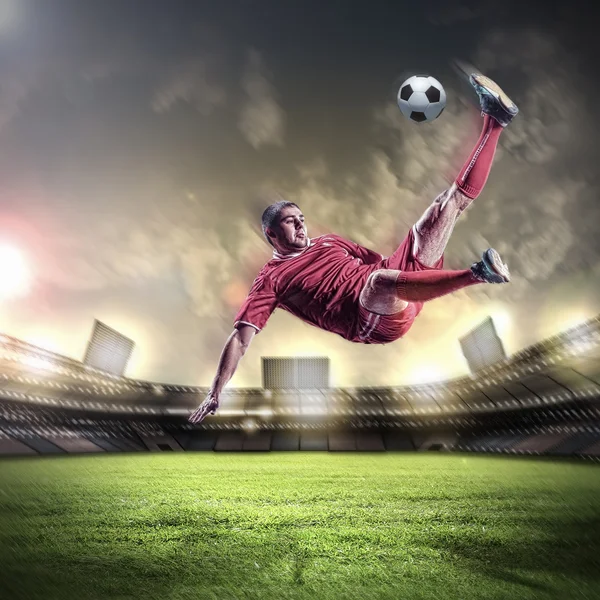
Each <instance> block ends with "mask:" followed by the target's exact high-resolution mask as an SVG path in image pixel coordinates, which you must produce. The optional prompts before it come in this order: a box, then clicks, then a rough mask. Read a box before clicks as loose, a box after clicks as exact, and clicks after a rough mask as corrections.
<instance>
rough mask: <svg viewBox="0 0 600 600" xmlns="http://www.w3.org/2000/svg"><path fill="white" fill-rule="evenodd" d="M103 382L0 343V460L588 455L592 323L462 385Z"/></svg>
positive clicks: (17, 344) (594, 413)
mask: <svg viewBox="0 0 600 600" xmlns="http://www.w3.org/2000/svg"><path fill="white" fill-rule="evenodd" d="M206 392H207V389H206V388H202V387H191V386H178V385H167V384H162V383H152V382H146V381H139V380H132V379H128V378H126V377H116V376H113V375H110V374H107V373H103V372H101V371H98V370H96V369H90V368H89V367H87V366H85V365H83V364H82V363H80V362H78V361H75V360H73V359H70V358H67V357H63V356H60V355H57V354H55V353H52V352H48V351H45V350H42V349H40V348H36V347H34V346H31V345H29V344H27V343H26V342H22V341H20V340H16V339H15V338H11V337H10V336H0V455H3V456H14V455H27V454H29V455H32V454H51V453H52V454H55V453H76V454H77V453H88V452H96V453H105V452H134V451H135V452H139V451H181V450H188V451H194V450H198V451H202V450H204V451H236V452H240V451H246V452H253V451H268V450H271V451H286V450H307V451H308V450H310V451H330V452H343V451H414V450H422V451H431V450H445V451H450V450H458V451H463V452H464V451H472V452H502V453H515V454H546V455H550V456H556V457H558V456H583V457H595V456H598V455H599V445H598V444H599V439H600V319H599V318H595V319H590V320H589V321H588V322H586V323H584V324H582V325H580V326H578V327H576V328H573V329H571V330H569V331H567V332H564V333H562V334H560V335H557V336H553V337H552V338H549V339H547V340H543V341H542V342H540V343H538V344H535V345H533V346H530V347H529V348H526V349H524V350H522V351H520V352H518V353H516V354H514V355H513V356H511V357H510V358H508V359H506V360H503V361H501V362H499V363H497V364H495V365H491V366H489V367H486V368H485V369H483V370H481V371H478V372H477V373H476V374H475V375H472V376H468V377H460V378H457V379H455V380H452V381H446V382H441V383H435V384H423V385H412V386H402V387H387V388H385V387H377V388H353V389H341V388H333V389H323V390H321V389H305V390H298V389H277V390H263V389H228V390H226V391H225V392H224V394H223V396H222V398H221V406H220V410H219V412H218V413H217V415H216V416H214V417H213V416H211V417H209V418H208V419H206V421H205V422H204V423H202V424H201V425H200V426H193V425H191V424H189V423H187V421H186V417H187V415H188V414H189V412H190V411H191V410H192V409H193V407H194V406H195V405H196V404H197V402H198V399H199V398H201V397H204V396H205V395H206Z"/></svg>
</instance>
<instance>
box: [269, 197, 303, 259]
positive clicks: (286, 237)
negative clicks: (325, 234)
mask: <svg viewBox="0 0 600 600" xmlns="http://www.w3.org/2000/svg"><path fill="white" fill-rule="evenodd" d="M275 233H276V234H277V240H276V242H275V243H276V244H277V245H279V246H281V249H282V250H288V251H295V250H302V248H306V246H307V245H308V232H307V230H306V225H305V224H304V215H303V214H302V211H301V210H300V209H299V208H296V207H295V206H286V208H284V209H283V210H282V211H281V213H280V215H279V226H278V227H277V230H276V231H275Z"/></svg>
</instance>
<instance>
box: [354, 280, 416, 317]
mask: <svg viewBox="0 0 600 600" xmlns="http://www.w3.org/2000/svg"><path fill="white" fill-rule="evenodd" d="M399 274H400V271H395V270H393V269H379V270H377V271H374V272H373V273H371V275H369V278H368V279H367V283H366V284H365V286H364V287H363V289H362V291H361V293H360V303H361V305H362V306H363V308H366V309H367V310H368V311H369V312H372V313H375V314H377V315H395V314H397V313H400V312H402V311H403V310H404V309H405V308H406V307H407V306H408V302H406V301H405V300H400V299H399V298H398V294H397V293H396V281H397V279H398V275H399Z"/></svg>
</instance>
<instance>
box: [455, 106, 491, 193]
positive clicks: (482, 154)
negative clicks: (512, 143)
mask: <svg viewBox="0 0 600 600" xmlns="http://www.w3.org/2000/svg"><path fill="white" fill-rule="evenodd" d="M501 133H502V125H500V123H498V121H496V120H495V119H492V117H490V116H489V115H484V117H483V130H482V132H481V135H480V136H479V140H478V142H477V144H476V145H475V148H474V149H473V152H472V153H471V156H469V160H467V162H466V163H465V165H464V167H463V168H462V170H461V172H460V173H459V175H458V177H457V178H456V185H457V186H458V189H459V190H460V191H461V192H462V193H463V194H464V195H465V196H467V197H469V198H471V199H474V198H477V196H479V194H481V190H483V186H484V185H485V182H486V181H487V178H488V175H489V174H490V170H491V168H492V161H493V160H494V154H495V153H496V146H497V145H498V138H499V137H500V134H501Z"/></svg>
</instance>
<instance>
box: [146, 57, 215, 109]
mask: <svg viewBox="0 0 600 600" xmlns="http://www.w3.org/2000/svg"><path fill="white" fill-rule="evenodd" d="M208 71H209V68H208V65H207V63H206V61H205V60H203V59H200V58H196V59H194V60H190V61H189V62H187V63H185V64H183V65H182V66H178V67H175V68H173V69H171V70H170V72H169V73H168V75H166V77H165V78H164V81H163V83H162V84H161V85H160V86H159V87H158V89H157V90H156V91H155V92H154V95H153V98H152V109H153V110H154V111H156V112H158V113H164V112H167V111H169V110H170V109H171V108H172V107H173V106H174V105H175V104H177V103H178V102H187V103H188V104H191V105H192V106H194V107H195V108H196V110H198V112H200V113H201V114H202V115H205V116H207V115H209V114H210V113H211V112H212V111H213V110H214V109H215V108H216V107H218V106H221V105H223V104H224V103H225V101H226V93H225V90H224V88H223V87H222V86H221V85H219V84H218V83H216V82H215V81H214V80H212V79H211V77H210V75H209V72H208Z"/></svg>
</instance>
